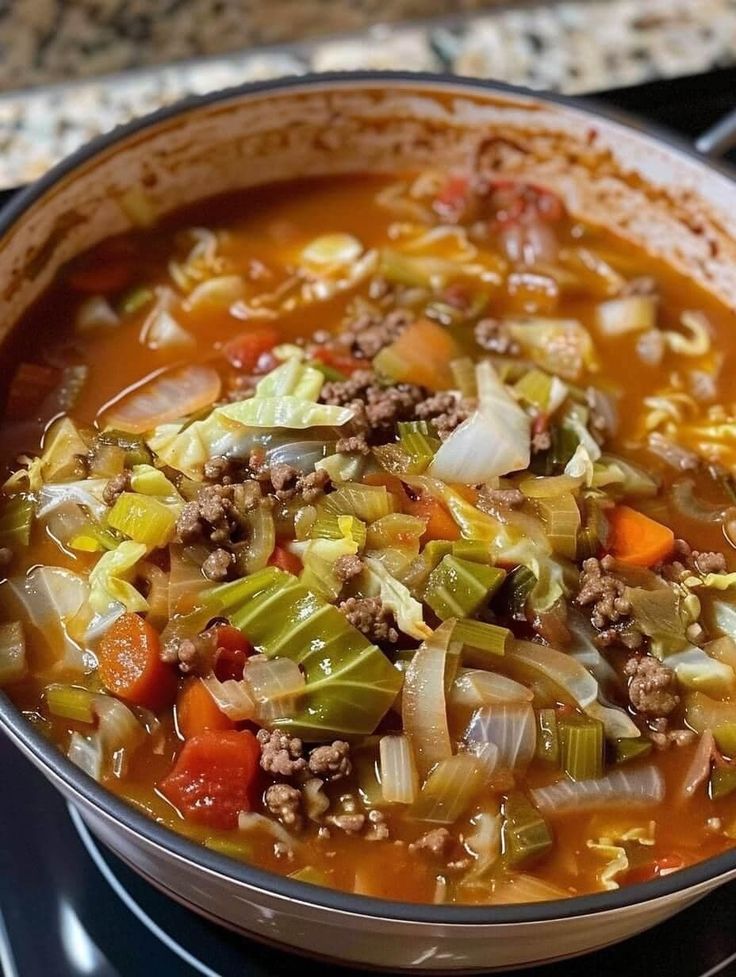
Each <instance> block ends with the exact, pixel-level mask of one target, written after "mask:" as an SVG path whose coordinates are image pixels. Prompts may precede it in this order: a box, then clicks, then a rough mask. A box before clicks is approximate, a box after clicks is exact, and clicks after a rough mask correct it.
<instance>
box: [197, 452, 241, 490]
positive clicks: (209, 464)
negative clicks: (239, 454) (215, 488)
mask: <svg viewBox="0 0 736 977" xmlns="http://www.w3.org/2000/svg"><path fill="white" fill-rule="evenodd" d="M203 473H204V477H205V478H206V479H207V481H208V482H217V483H219V484H220V485H232V483H233V482H242V481H243V477H244V473H245V465H244V463H243V462H242V461H238V460H236V459H235V458H224V457H223V456H222V455H215V457H214V458H208V460H207V461H206V462H205V463H204V467H203Z"/></svg>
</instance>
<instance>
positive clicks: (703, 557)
mask: <svg viewBox="0 0 736 977" xmlns="http://www.w3.org/2000/svg"><path fill="white" fill-rule="evenodd" d="M688 562H689V563H690V564H691V566H692V568H693V569H694V570H697V572H698V573H700V574H702V575H703V576H705V574H707V573H726V572H727V571H728V565H727V564H726V557H725V556H724V555H723V553H714V552H712V551H711V552H707V553H701V552H699V551H698V550H693V551H692V553H691V554H690V559H689V560H688Z"/></svg>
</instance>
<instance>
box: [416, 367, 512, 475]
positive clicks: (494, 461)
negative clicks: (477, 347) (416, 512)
mask: <svg viewBox="0 0 736 977" xmlns="http://www.w3.org/2000/svg"><path fill="white" fill-rule="evenodd" d="M476 381H477V385H478V401H479V403H478V409H477V410H476V411H475V412H474V413H473V414H472V415H471V417H469V418H468V419H467V420H466V421H463V423H462V424H461V425H460V426H459V427H458V428H456V429H455V430H454V431H453V432H452V434H451V435H450V436H449V438H447V440H446V441H444V442H443V444H442V445H441V446H440V448H439V450H438V452H437V454H436V455H435V456H434V460H433V462H432V464H431V466H430V471H429V474H430V475H431V476H432V477H434V478H438V479H441V480H442V481H445V482H463V483H465V484H466V485H475V484H478V483H480V482H488V481H490V479H492V478H495V477H497V476H498V475H507V474H508V473H509V472H514V471H521V470H522V469H524V468H527V467H528V466H529V459H530V450H531V449H530V443H531V442H530V421H529V418H528V417H527V415H526V414H525V413H524V411H523V410H522V409H521V407H520V406H519V405H518V404H517V402H516V401H515V400H514V399H513V397H512V396H511V394H510V393H509V392H508V390H507V389H506V387H505V386H504V385H503V383H502V382H501V380H500V379H499V377H498V375H497V373H496V371H495V370H494V368H493V366H491V364H490V363H489V362H488V361H487V360H485V361H483V362H482V363H479V364H478V366H477V367H476Z"/></svg>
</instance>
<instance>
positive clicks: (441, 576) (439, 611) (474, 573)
mask: <svg viewBox="0 0 736 977" xmlns="http://www.w3.org/2000/svg"><path fill="white" fill-rule="evenodd" d="M505 577H506V573H505V571H504V570H501V569H499V568H498V567H490V566H484V565H483V564H481V563H471V562H470V561H469V560H460V559H458V558H457V557H456V556H452V555H447V556H444V557H443V558H442V560H441V561H440V563H439V565H438V566H437V567H435V569H434V570H433V571H432V572H431V573H430V575H429V580H428V581H427V586H426V587H425V589H424V597H423V600H424V602H425V603H426V604H429V606H430V607H431V608H432V610H433V611H434V612H435V614H436V615H437V617H439V618H440V620H442V621H445V620H447V618H450V617H470V616H471V615H473V614H475V613H476V611H478V610H479V609H480V608H481V607H482V606H483V604H485V603H486V601H488V600H489V599H490V597H491V596H492V595H493V594H494V593H495V592H496V591H497V590H498V588H499V587H500V586H501V584H502V583H503V581H504V579H505Z"/></svg>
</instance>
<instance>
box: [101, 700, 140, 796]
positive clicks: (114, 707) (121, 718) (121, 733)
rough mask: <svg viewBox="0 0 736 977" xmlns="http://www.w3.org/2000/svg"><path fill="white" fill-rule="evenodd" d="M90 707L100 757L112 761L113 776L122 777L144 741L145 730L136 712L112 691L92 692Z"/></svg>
mask: <svg viewBox="0 0 736 977" xmlns="http://www.w3.org/2000/svg"><path fill="white" fill-rule="evenodd" d="M93 708H94V712H95V715H96V716H97V719H98V727H97V735H98V737H99V742H100V746H101V747H102V752H103V758H104V760H106V761H107V762H109V763H111V765H112V770H113V773H114V774H115V776H116V777H122V776H124V775H125V773H126V769H127V764H128V761H129V760H130V757H131V756H132V755H133V754H134V753H135V751H136V750H137V749H138V747H140V746H141V745H142V744H143V743H144V742H145V740H146V731H145V729H144V728H143V726H142V725H141V724H140V723H139V722H138V720H137V718H136V717H135V714H134V713H133V712H132V711H131V710H130V709H129V708H128V707H127V706H126V705H125V704H124V703H123V702H121V701H120V700H119V699H115V698H114V697H113V696H111V695H97V696H95V700H94V706H93Z"/></svg>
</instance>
